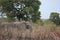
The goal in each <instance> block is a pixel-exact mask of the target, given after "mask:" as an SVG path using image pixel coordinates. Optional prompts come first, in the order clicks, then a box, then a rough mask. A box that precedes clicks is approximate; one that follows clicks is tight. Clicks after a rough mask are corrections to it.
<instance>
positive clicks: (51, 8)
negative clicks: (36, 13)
mask: <svg viewBox="0 0 60 40" xmlns="http://www.w3.org/2000/svg"><path fill="white" fill-rule="evenodd" d="M40 1H41V6H40V11H41V18H42V19H48V18H49V16H50V13H51V12H58V13H60V0H40Z"/></svg>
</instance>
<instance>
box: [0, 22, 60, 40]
mask: <svg viewBox="0 0 60 40" xmlns="http://www.w3.org/2000/svg"><path fill="white" fill-rule="evenodd" d="M18 24H19V25H18ZM21 25H22V24H20V23H17V24H16V25H15V23H11V24H10V23H0V40H60V37H59V35H57V32H55V31H54V32H52V31H49V30H47V29H44V28H43V27H42V26H38V27H36V29H35V30H34V29H33V30H32V31H30V29H24V27H23V26H21ZM21 27H22V28H21Z"/></svg>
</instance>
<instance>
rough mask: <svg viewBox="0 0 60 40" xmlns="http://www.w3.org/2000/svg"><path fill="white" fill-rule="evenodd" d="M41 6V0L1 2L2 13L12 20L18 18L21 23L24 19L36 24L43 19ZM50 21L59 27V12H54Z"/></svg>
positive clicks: (2, 0) (7, 0)
mask: <svg viewBox="0 0 60 40" xmlns="http://www.w3.org/2000/svg"><path fill="white" fill-rule="evenodd" d="M40 5H41V2H40V1H39V0H0V11H1V12H2V14H6V16H7V18H8V19H11V20H15V18H16V19H18V20H19V21H20V20H21V19H22V20H24V21H29V20H31V21H32V22H36V21H37V20H40V19H41V12H40V11H39V8H40ZM49 19H50V20H51V21H52V22H53V23H55V24H57V25H59V24H60V17H59V13H57V12H52V13H51V14H50V18H49Z"/></svg>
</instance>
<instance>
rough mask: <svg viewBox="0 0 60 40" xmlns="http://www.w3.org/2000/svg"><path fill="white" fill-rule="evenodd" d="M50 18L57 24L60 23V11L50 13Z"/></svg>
mask: <svg viewBox="0 0 60 40" xmlns="http://www.w3.org/2000/svg"><path fill="white" fill-rule="evenodd" d="M50 20H51V21H52V22H53V23H55V24H56V25H59V24H60V17H59V13H56V12H52V13H51V15H50Z"/></svg>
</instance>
